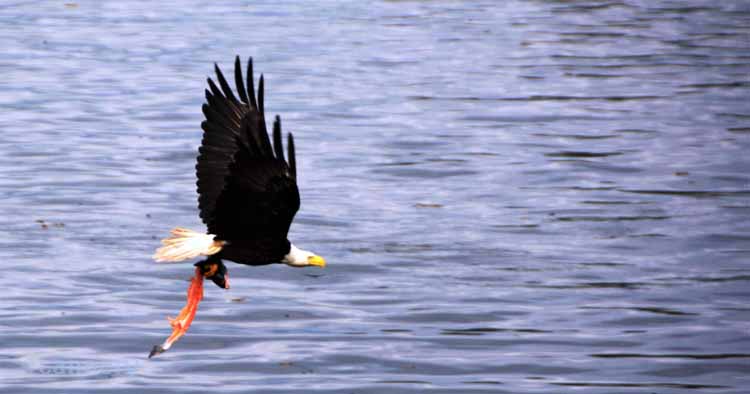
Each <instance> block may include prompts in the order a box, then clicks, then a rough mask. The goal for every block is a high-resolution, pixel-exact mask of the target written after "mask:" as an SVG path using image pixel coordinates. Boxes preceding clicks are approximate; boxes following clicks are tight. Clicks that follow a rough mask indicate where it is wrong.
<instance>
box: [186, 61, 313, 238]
mask: <svg viewBox="0 0 750 394" xmlns="http://www.w3.org/2000/svg"><path fill="white" fill-rule="evenodd" d="M234 66H235V70H234V76H235V83H236V87H237V94H238V96H239V99H238V98H237V97H236V96H235V95H234V93H233V92H232V89H231V88H230V87H229V84H228V83H227V81H226V79H225V78H224V75H223V74H222V73H221V70H220V69H219V67H218V66H216V67H215V68H216V77H217V81H218V83H219V86H216V84H215V83H214V81H212V80H211V79H210V78H209V79H208V86H209V89H206V103H205V104H203V113H204V115H205V117H206V120H205V121H204V122H203V123H202V124H201V127H202V128H203V141H202V144H201V147H200V154H199V156H198V163H197V165H196V174H197V177H198V181H197V185H198V195H199V196H198V207H199V209H200V217H201V219H202V220H203V222H204V223H206V225H207V226H208V232H209V233H211V234H216V235H217V236H218V238H220V239H228V240H239V239H258V238H269V237H272V238H276V237H286V234H287V232H288V231H289V226H290V225H291V222H292V219H293V218H294V215H295V214H296V212H297V210H298V209H299V204H300V203H299V191H298V189H297V182H296V164H295V153H294V140H293V137H292V135H291V134H289V136H288V144H287V149H288V160H289V162H288V163H287V162H286V161H285V159H284V150H283V146H282V139H281V120H280V119H279V117H278V116H277V117H276V120H275V122H274V127H273V145H272V144H271V141H270V140H269V138H268V131H267V129H266V122H265V116H264V110H263V87H264V86H263V76H262V75H261V77H260V80H259V83H258V97H257V99H256V97H255V88H254V82H253V65H252V58H251V59H250V60H249V61H248V65H247V82H245V80H244V79H243V77H242V69H241V64H240V59H239V57H237V58H236V59H235V65H234ZM245 83H246V85H245ZM246 87H247V89H246ZM248 93H249V95H248Z"/></svg>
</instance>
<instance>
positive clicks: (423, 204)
mask: <svg viewBox="0 0 750 394" xmlns="http://www.w3.org/2000/svg"><path fill="white" fill-rule="evenodd" d="M414 206H415V207H417V208H442V207H443V204H437V203H429V202H418V203H416V204H414Z"/></svg>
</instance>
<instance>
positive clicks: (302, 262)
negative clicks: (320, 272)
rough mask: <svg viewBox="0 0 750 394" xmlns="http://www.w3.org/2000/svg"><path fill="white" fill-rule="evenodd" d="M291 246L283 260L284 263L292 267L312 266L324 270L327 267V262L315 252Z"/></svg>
mask: <svg viewBox="0 0 750 394" xmlns="http://www.w3.org/2000/svg"><path fill="white" fill-rule="evenodd" d="M291 245H292V246H291V248H290V249H289V253H287V255H286V256H284V258H283V259H282V260H281V262H282V263H284V264H286V265H289V266H292V267H309V266H311V265H312V266H316V267H320V268H323V267H325V266H326V261H325V259H323V258H322V257H320V256H318V255H316V254H315V253H313V252H308V251H307V250H302V249H300V248H298V247H296V246H294V244H291Z"/></svg>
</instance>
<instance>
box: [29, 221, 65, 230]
mask: <svg viewBox="0 0 750 394" xmlns="http://www.w3.org/2000/svg"><path fill="white" fill-rule="evenodd" d="M35 222H36V223H39V226H40V227H41V228H42V229H44V230H47V229H49V228H50V227H55V228H63V227H65V223H63V222H54V223H48V222H47V221H45V220H43V219H37V220H35Z"/></svg>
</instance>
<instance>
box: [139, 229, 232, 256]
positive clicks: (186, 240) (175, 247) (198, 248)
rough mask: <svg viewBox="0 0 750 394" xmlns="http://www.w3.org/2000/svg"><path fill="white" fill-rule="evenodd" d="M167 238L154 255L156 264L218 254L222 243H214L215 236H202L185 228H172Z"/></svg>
mask: <svg viewBox="0 0 750 394" xmlns="http://www.w3.org/2000/svg"><path fill="white" fill-rule="evenodd" d="M170 234H171V235H170V236H169V238H165V239H163V240H162V241H161V243H162V245H164V246H162V247H161V248H159V249H157V250H156V253H154V260H156V261H157V262H178V261H183V260H187V259H192V258H193V257H198V256H200V255H204V256H209V255H212V254H216V253H219V251H221V248H222V247H223V246H224V241H214V237H215V235H213V234H203V233H199V232H196V231H193V230H188V229H186V228H180V227H177V228H174V229H172V231H171V232H170Z"/></svg>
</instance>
